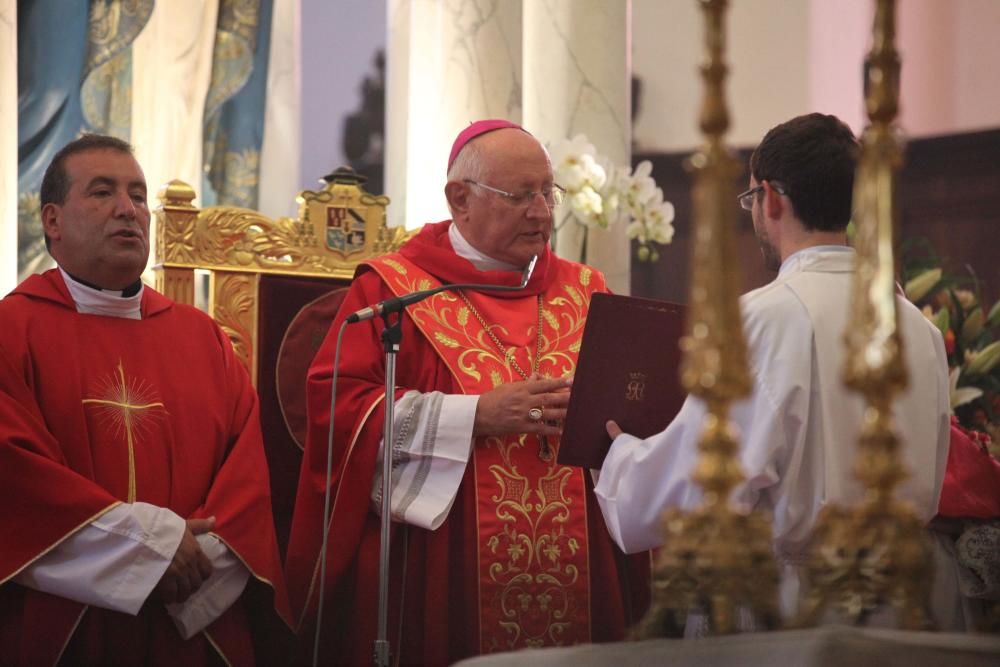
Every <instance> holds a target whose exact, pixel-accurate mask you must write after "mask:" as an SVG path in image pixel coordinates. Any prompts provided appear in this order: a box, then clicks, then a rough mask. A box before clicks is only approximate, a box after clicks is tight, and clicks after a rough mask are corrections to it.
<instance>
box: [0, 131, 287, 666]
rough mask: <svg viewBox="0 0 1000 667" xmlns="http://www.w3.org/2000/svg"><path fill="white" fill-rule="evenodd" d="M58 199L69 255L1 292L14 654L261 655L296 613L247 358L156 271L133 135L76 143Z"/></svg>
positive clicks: (1, 624) (52, 215) (53, 199)
mask: <svg viewBox="0 0 1000 667" xmlns="http://www.w3.org/2000/svg"><path fill="white" fill-rule="evenodd" d="M41 199H42V210H41V215H42V224H43V226H44V229H45V234H46V242H47V244H48V246H49V251H50V252H51V254H52V256H53V258H55V260H56V262H57V264H58V265H59V268H58V269H54V270H51V271H49V272H47V273H45V274H43V275H34V276H31V277H30V278H28V279H27V280H25V281H24V282H23V283H21V285H19V286H18V287H17V288H16V289H15V290H14V291H13V292H12V293H11V294H9V295H8V296H7V297H6V298H4V299H3V300H2V301H0V322H2V323H3V325H2V326H0V499H2V505H3V512H0V526H2V531H0V532H2V535H3V547H2V548H0V647H2V648H0V665H52V664H56V663H57V662H58V663H61V664H69V665H108V664H116V665H126V664H135V665H140V664H142V665H181V664H183V665H203V664H224V663H228V664H233V665H246V664H253V663H254V661H255V658H254V649H253V641H252V640H253V637H252V635H251V626H250V623H251V621H252V620H256V619H259V618H260V617H261V616H260V611H259V608H260V607H261V606H262V605H261V604H259V603H260V601H262V600H263V601H264V606H266V608H267V609H268V610H269V611H268V613H269V614H271V616H272V617H273V614H274V610H275V609H276V610H277V611H278V614H279V615H281V616H283V617H284V618H286V619H287V618H289V615H288V613H287V596H286V593H285V591H284V585H283V579H282V573H281V569H280V561H279V558H278V553H277V546H276V545H277V543H276V540H275V535H274V526H273V520H272V517H271V506H270V490H269V482H268V476H267V466H266V462H265V460H264V451H263V443H262V439H261V432H260V426H259V423H258V408H257V398H256V394H255V392H254V390H253V388H252V386H251V385H250V382H249V379H248V377H247V374H246V372H245V371H244V369H243V368H242V367H241V366H240V364H239V363H238V361H237V359H236V357H235V355H234V353H233V350H232V347H231V345H230V343H229V340H228V339H227V338H226V336H225V334H224V333H222V331H221V330H220V329H219V328H218V327H217V326H216V325H215V324H214V323H213V322H212V321H211V319H210V318H208V317H207V316H206V315H204V314H202V313H200V312H198V311H196V310H195V309H193V308H191V307H188V306H182V305H178V304H176V303H173V302H172V301H170V300H169V299H167V298H166V297H164V296H162V295H160V294H158V293H156V292H155V291H153V290H151V289H149V288H148V287H144V286H143V285H142V283H141V282H140V281H139V275H140V274H141V272H142V270H143V268H144V267H145V265H146V259H147V256H148V253H149V241H148V234H149V209H148V208H147V204H146V184H145V180H144V178H143V174H142V170H141V169H140V167H139V165H138V163H137V162H136V160H135V158H134V157H133V156H132V152H131V147H130V146H129V145H128V144H126V143H125V142H122V141H119V140H117V139H114V138H111V137H102V136H99V135H85V136H84V137H82V138H80V139H77V140H76V141H74V142H72V143H71V144H68V145H67V146H66V147H65V148H63V149H62V150H61V151H60V152H59V153H58V154H57V155H56V157H55V158H54V159H53V162H52V164H51V165H50V166H49V169H48V170H47V171H46V175H45V178H44V180H43V183H42V192H41Z"/></svg>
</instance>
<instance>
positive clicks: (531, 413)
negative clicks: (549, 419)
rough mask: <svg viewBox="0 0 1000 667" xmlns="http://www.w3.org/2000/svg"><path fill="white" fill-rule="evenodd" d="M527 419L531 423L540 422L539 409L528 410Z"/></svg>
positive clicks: (540, 413)
mask: <svg viewBox="0 0 1000 667" xmlns="http://www.w3.org/2000/svg"><path fill="white" fill-rule="evenodd" d="M528 419H530V420H531V421H533V422H537V421H541V420H542V409H541V408H531V409H530V410H528Z"/></svg>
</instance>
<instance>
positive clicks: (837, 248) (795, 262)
mask: <svg viewBox="0 0 1000 667" xmlns="http://www.w3.org/2000/svg"><path fill="white" fill-rule="evenodd" d="M830 253H835V254H836V255H837V256H838V257H844V258H847V257H851V258H852V259H853V257H854V248H852V247H850V246H846V245H814V246H809V247H808V248H803V249H802V250H796V251H795V252H793V253H792V254H791V255H789V256H788V257H786V258H785V261H784V262H782V263H781V268H780V269H778V275H779V276H781V275H782V274H785V273H788V272H789V271H793V270H795V269H797V268H799V267H800V265H803V264H808V263H811V262H812V261H814V260H815V259H817V258H819V257H821V256H824V255H825V256H829V255H830Z"/></svg>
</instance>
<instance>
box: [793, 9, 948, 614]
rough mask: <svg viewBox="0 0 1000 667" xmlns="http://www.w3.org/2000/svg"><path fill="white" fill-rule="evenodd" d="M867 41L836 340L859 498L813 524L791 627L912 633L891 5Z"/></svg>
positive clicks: (915, 552) (913, 535)
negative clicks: (897, 628)
mask: <svg viewBox="0 0 1000 667" xmlns="http://www.w3.org/2000/svg"><path fill="white" fill-rule="evenodd" d="M873 32H874V41H873V45H872V50H871V52H870V53H869V55H868V58H867V59H866V61H865V71H866V81H865V93H866V100H865V104H866V108H867V111H868V118H869V120H870V124H869V126H868V127H867V129H866V130H865V132H864V134H863V135H862V141H861V157H860V161H859V164H858V171H857V176H856V178H855V187H854V207H855V211H856V214H855V223H856V225H857V230H858V234H857V242H856V246H857V271H856V273H855V275H854V280H853V286H852V299H851V313H850V318H849V320H848V321H849V322H850V324H849V325H848V328H847V331H846V332H845V333H844V343H845V345H846V348H847V357H846V361H845V366H844V382H845V383H846V384H847V386H849V387H850V388H851V389H853V390H855V391H857V392H859V393H861V394H862V395H863V396H864V398H865V401H866V403H867V409H866V411H865V416H864V421H863V423H862V428H861V436H860V438H859V441H858V446H859V451H858V455H857V459H856V462H855V465H854V472H855V475H856V476H857V477H858V478H859V479H860V480H861V481H862V483H863V484H864V485H865V488H866V494H865V498H864V500H863V501H862V503H861V504H860V505H859V506H857V507H854V508H844V507H837V506H829V507H827V508H826V509H825V510H824V512H823V514H821V515H820V519H819V521H818V523H817V525H816V530H815V533H814V536H813V552H812V554H811V558H810V560H809V563H808V564H807V566H806V571H807V577H808V581H809V584H810V591H809V594H808V596H807V598H806V600H805V603H804V605H803V611H802V616H801V618H800V623H802V624H807V625H811V624H814V623H816V622H817V621H818V620H819V617H820V615H821V614H822V613H823V611H824V610H827V609H830V610H831V611H833V612H834V613H836V614H839V615H842V616H846V617H847V618H848V619H850V620H851V621H853V622H855V623H863V622H864V620H865V619H866V617H867V616H869V615H870V614H871V613H872V612H873V611H875V610H876V609H878V608H880V607H883V606H891V607H893V608H894V609H895V610H896V612H897V614H898V621H899V624H900V625H902V626H903V627H906V628H911V629H918V628H923V627H926V626H927V625H928V623H929V615H928V613H927V598H928V584H929V581H930V578H931V566H930V553H929V548H930V547H929V544H928V542H927V537H926V534H925V530H924V527H923V525H922V523H921V521H920V520H919V519H918V518H917V516H916V514H915V513H914V512H913V509H912V508H911V507H910V506H909V505H908V504H906V503H904V502H902V501H900V500H899V499H897V498H895V497H894V496H893V491H894V489H895V487H896V486H897V484H898V483H899V482H900V481H901V480H902V479H903V478H904V477H905V476H906V473H905V471H904V470H903V467H902V465H901V463H900V461H899V456H898V450H899V439H898V438H897V437H896V434H895V433H894V430H893V424H892V413H891V408H892V402H893V400H894V399H895V397H896V396H897V395H898V394H899V393H900V392H902V391H903V390H904V389H905V388H906V384H907V374H906V368H905V366H904V363H903V357H902V347H903V341H902V339H901V337H900V333H899V329H898V326H897V316H896V290H895V278H894V275H895V274H894V262H893V228H894V222H895V220H896V206H895V200H894V195H895V193H894V190H895V187H894V182H895V178H896V173H897V171H898V170H899V167H900V166H901V164H902V147H901V145H900V142H899V140H898V139H897V137H896V135H895V133H894V131H893V125H892V123H893V120H894V119H895V118H896V113H897V110H898V101H899V68H900V64H899V55H898V54H897V52H896V49H895V46H894V37H895V0H877V5H876V10H875V23H874V31H873Z"/></svg>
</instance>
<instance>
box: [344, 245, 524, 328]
mask: <svg viewBox="0 0 1000 667" xmlns="http://www.w3.org/2000/svg"><path fill="white" fill-rule="evenodd" d="M537 262H538V255H535V256H533V257H532V258H531V261H530V262H528V265H527V266H525V267H524V270H523V271H521V283H520V284H519V285H486V284H480V283H460V284H455V283H452V284H448V285H441V286H439V287H434V288H432V289H425V290H420V291H418V292H410V293H409V294H404V295H403V296H394V297H392V298H391V299H386V300H385V301H379V302H378V303H376V304H375V305H374V306H368V307H367V308H362V309H361V310H358V311H355V312H354V313H352V314H350V315H348V316H347V323H348V324H354V323H355V322H364V321H365V320H370V319H372V318H373V317H375V316H376V315H378V316H382V315H387V314H389V313H398V312H399V311H401V310H403V308H406V307H407V306H409V305H410V304H413V303H417V302H418V301H423V300H424V299H426V298H427V297H429V296H434V295H435V294H437V293H438V292H445V291H448V290H456V289H475V290H489V291H497V292H514V291H516V290H522V289H524V288H525V287H526V286H527V285H528V281H529V280H530V279H531V274H532V273H533V272H534V270H535V264H536V263H537Z"/></svg>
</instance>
